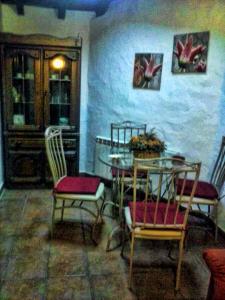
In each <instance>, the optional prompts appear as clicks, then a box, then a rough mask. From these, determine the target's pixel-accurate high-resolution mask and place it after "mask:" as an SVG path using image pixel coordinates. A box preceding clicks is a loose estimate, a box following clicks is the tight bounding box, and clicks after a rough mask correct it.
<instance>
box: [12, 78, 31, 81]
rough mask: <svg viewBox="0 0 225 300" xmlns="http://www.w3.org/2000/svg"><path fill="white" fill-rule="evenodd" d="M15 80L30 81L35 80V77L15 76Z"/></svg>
mask: <svg viewBox="0 0 225 300" xmlns="http://www.w3.org/2000/svg"><path fill="white" fill-rule="evenodd" d="M13 80H19V81H22V80H29V81H34V78H26V77H13Z"/></svg>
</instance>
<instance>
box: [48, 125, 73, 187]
mask: <svg viewBox="0 0 225 300" xmlns="http://www.w3.org/2000/svg"><path fill="white" fill-rule="evenodd" d="M63 129H69V128H68V127H63V126H50V127H48V128H47V129H46V130H45V147H46V153H47V158H48V162H49V166H50V170H51V173H52V177H53V181H54V183H56V182H57V181H58V180H59V179H60V178H62V177H64V176H66V175H67V166H66V159H65V154H64V149H63V140H62V130H63Z"/></svg>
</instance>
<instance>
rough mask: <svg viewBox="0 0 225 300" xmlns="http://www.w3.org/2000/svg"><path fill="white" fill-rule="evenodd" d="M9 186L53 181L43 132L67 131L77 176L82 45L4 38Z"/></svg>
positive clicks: (67, 144)
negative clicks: (54, 128)
mask: <svg viewBox="0 0 225 300" xmlns="http://www.w3.org/2000/svg"><path fill="white" fill-rule="evenodd" d="M0 47H1V75H2V76H1V78H2V82H1V87H2V89H1V90H2V95H1V97H2V101H1V102H2V110H3V125H4V128H3V132H4V134H3V137H4V163H5V168H4V171H5V185H6V187H17V186H22V187H26V186H28V187H30V186H33V185H34V186H40V187H41V186H43V185H46V183H48V182H50V181H51V176H50V172H49V168H48V163H47V160H46V154H45V146H44V131H45V129H46V128H47V127H48V126H50V125H54V126H58V125H60V126H67V128H68V129H67V130H66V131H65V136H64V141H65V145H64V146H65V154H66V159H67V161H68V173H69V175H74V174H77V173H78V172H79V120H80V56H81V40H80V39H79V40H74V39H71V38H67V39H58V38H55V37H51V36H49V37H48V36H42V35H31V36H25V35H24V36H18V35H12V34H1V35H0Z"/></svg>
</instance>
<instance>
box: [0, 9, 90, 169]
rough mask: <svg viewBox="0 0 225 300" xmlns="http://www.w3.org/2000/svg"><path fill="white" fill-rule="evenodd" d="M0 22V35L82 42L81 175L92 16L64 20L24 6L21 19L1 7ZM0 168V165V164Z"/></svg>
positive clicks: (70, 13)
mask: <svg viewBox="0 0 225 300" xmlns="http://www.w3.org/2000/svg"><path fill="white" fill-rule="evenodd" d="M1 7H2V18H1V21H0V22H1V23H2V26H1V27H0V31H2V32H11V33H15V34H35V33H42V34H49V35H53V36H57V37H76V36H77V34H78V33H79V34H80V36H81V37H82V38H83V45H82V58H81V59H82V66H81V114H80V115H81V118H80V132H81V142H80V156H81V157H80V171H81V172H85V158H86V153H85V151H86V136H87V135H86V130H87V102H88V86H87V72H88V57H89V28H90V25H89V23H90V20H91V19H92V18H93V17H94V16H95V13H93V12H79V11H67V12H66V18H65V20H60V19H58V18H57V11H56V10H54V9H45V8H40V7H31V6H25V15H24V16H18V15H17V13H16V10H15V6H10V5H4V4H2V5H1ZM0 167H1V164H0Z"/></svg>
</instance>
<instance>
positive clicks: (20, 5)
mask: <svg viewBox="0 0 225 300" xmlns="http://www.w3.org/2000/svg"><path fill="white" fill-rule="evenodd" d="M16 11H17V14H18V15H20V16H23V15H24V5H23V3H21V1H20V2H19V1H16Z"/></svg>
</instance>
